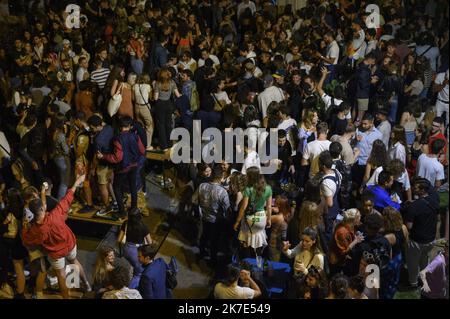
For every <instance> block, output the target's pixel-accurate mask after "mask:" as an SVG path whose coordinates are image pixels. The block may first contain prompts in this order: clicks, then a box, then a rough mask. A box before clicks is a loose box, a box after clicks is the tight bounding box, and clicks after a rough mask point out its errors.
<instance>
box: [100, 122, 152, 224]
mask: <svg viewBox="0 0 450 319" xmlns="http://www.w3.org/2000/svg"><path fill="white" fill-rule="evenodd" d="M131 125H132V119H131V117H122V118H120V134H119V135H118V136H117V137H116V139H115V141H114V148H113V152H112V153H102V152H101V151H99V150H97V158H98V159H99V160H102V159H104V160H106V161H107V162H109V163H111V164H118V165H116V168H115V171H114V182H113V188H114V195H115V197H116V200H117V205H118V208H119V210H118V217H119V218H125V217H126V216H127V213H126V211H125V207H124V203H123V194H124V190H123V187H124V183H125V182H126V181H128V186H129V190H130V193H131V210H133V209H135V208H137V182H136V179H137V165H138V160H139V157H141V156H143V155H144V153H145V147H144V145H143V144H142V142H141V139H140V138H139V136H138V135H137V134H134V133H132V132H131Z"/></svg>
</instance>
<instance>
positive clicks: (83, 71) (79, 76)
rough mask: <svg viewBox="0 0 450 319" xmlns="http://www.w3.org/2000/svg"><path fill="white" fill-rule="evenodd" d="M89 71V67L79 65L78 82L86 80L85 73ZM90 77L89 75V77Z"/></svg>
mask: <svg viewBox="0 0 450 319" xmlns="http://www.w3.org/2000/svg"><path fill="white" fill-rule="evenodd" d="M85 73H87V74H88V75H89V72H88V70H87V69H85V68H82V67H79V68H78V71H77V84H80V82H81V81H83V80H84V74H85ZM88 79H89V77H88Z"/></svg>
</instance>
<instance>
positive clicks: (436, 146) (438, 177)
mask: <svg viewBox="0 0 450 319" xmlns="http://www.w3.org/2000/svg"><path fill="white" fill-rule="evenodd" d="M444 147H445V142H444V140H441V139H437V140H434V141H432V142H431V148H430V153H429V154H422V155H420V156H419V159H418V160H417V169H416V172H417V173H416V174H417V176H419V177H423V178H426V179H427V180H429V181H430V183H431V185H433V186H434V187H436V188H438V187H440V186H441V185H442V181H443V180H444V179H445V173H444V166H443V165H442V164H441V163H439V160H438V157H439V154H441V152H442V150H443V149H444Z"/></svg>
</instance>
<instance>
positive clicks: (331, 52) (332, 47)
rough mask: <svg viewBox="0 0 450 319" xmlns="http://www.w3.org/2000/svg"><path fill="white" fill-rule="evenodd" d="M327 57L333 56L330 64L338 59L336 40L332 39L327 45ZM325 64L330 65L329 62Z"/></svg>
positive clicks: (335, 62)
mask: <svg viewBox="0 0 450 319" xmlns="http://www.w3.org/2000/svg"><path fill="white" fill-rule="evenodd" d="M326 57H327V58H334V62H333V63H332V64H337V63H338V60H339V45H338V44H337V42H336V40H333V42H331V43H330V44H329V45H328V47H327V56H326ZM325 64H326V65H330V64H329V63H325Z"/></svg>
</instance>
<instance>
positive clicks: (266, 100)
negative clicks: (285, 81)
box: [258, 85, 284, 118]
mask: <svg viewBox="0 0 450 319" xmlns="http://www.w3.org/2000/svg"><path fill="white" fill-rule="evenodd" d="M283 100H284V93H283V90H282V89H280V88H279V87H276V86H273V85H272V86H270V87H268V88H266V89H265V90H264V91H263V92H262V93H261V94H260V95H259V96H258V104H259V107H260V110H261V113H262V117H263V118H264V117H266V115H267V108H268V107H269V104H270V103H272V102H274V101H275V102H281V101H283Z"/></svg>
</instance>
